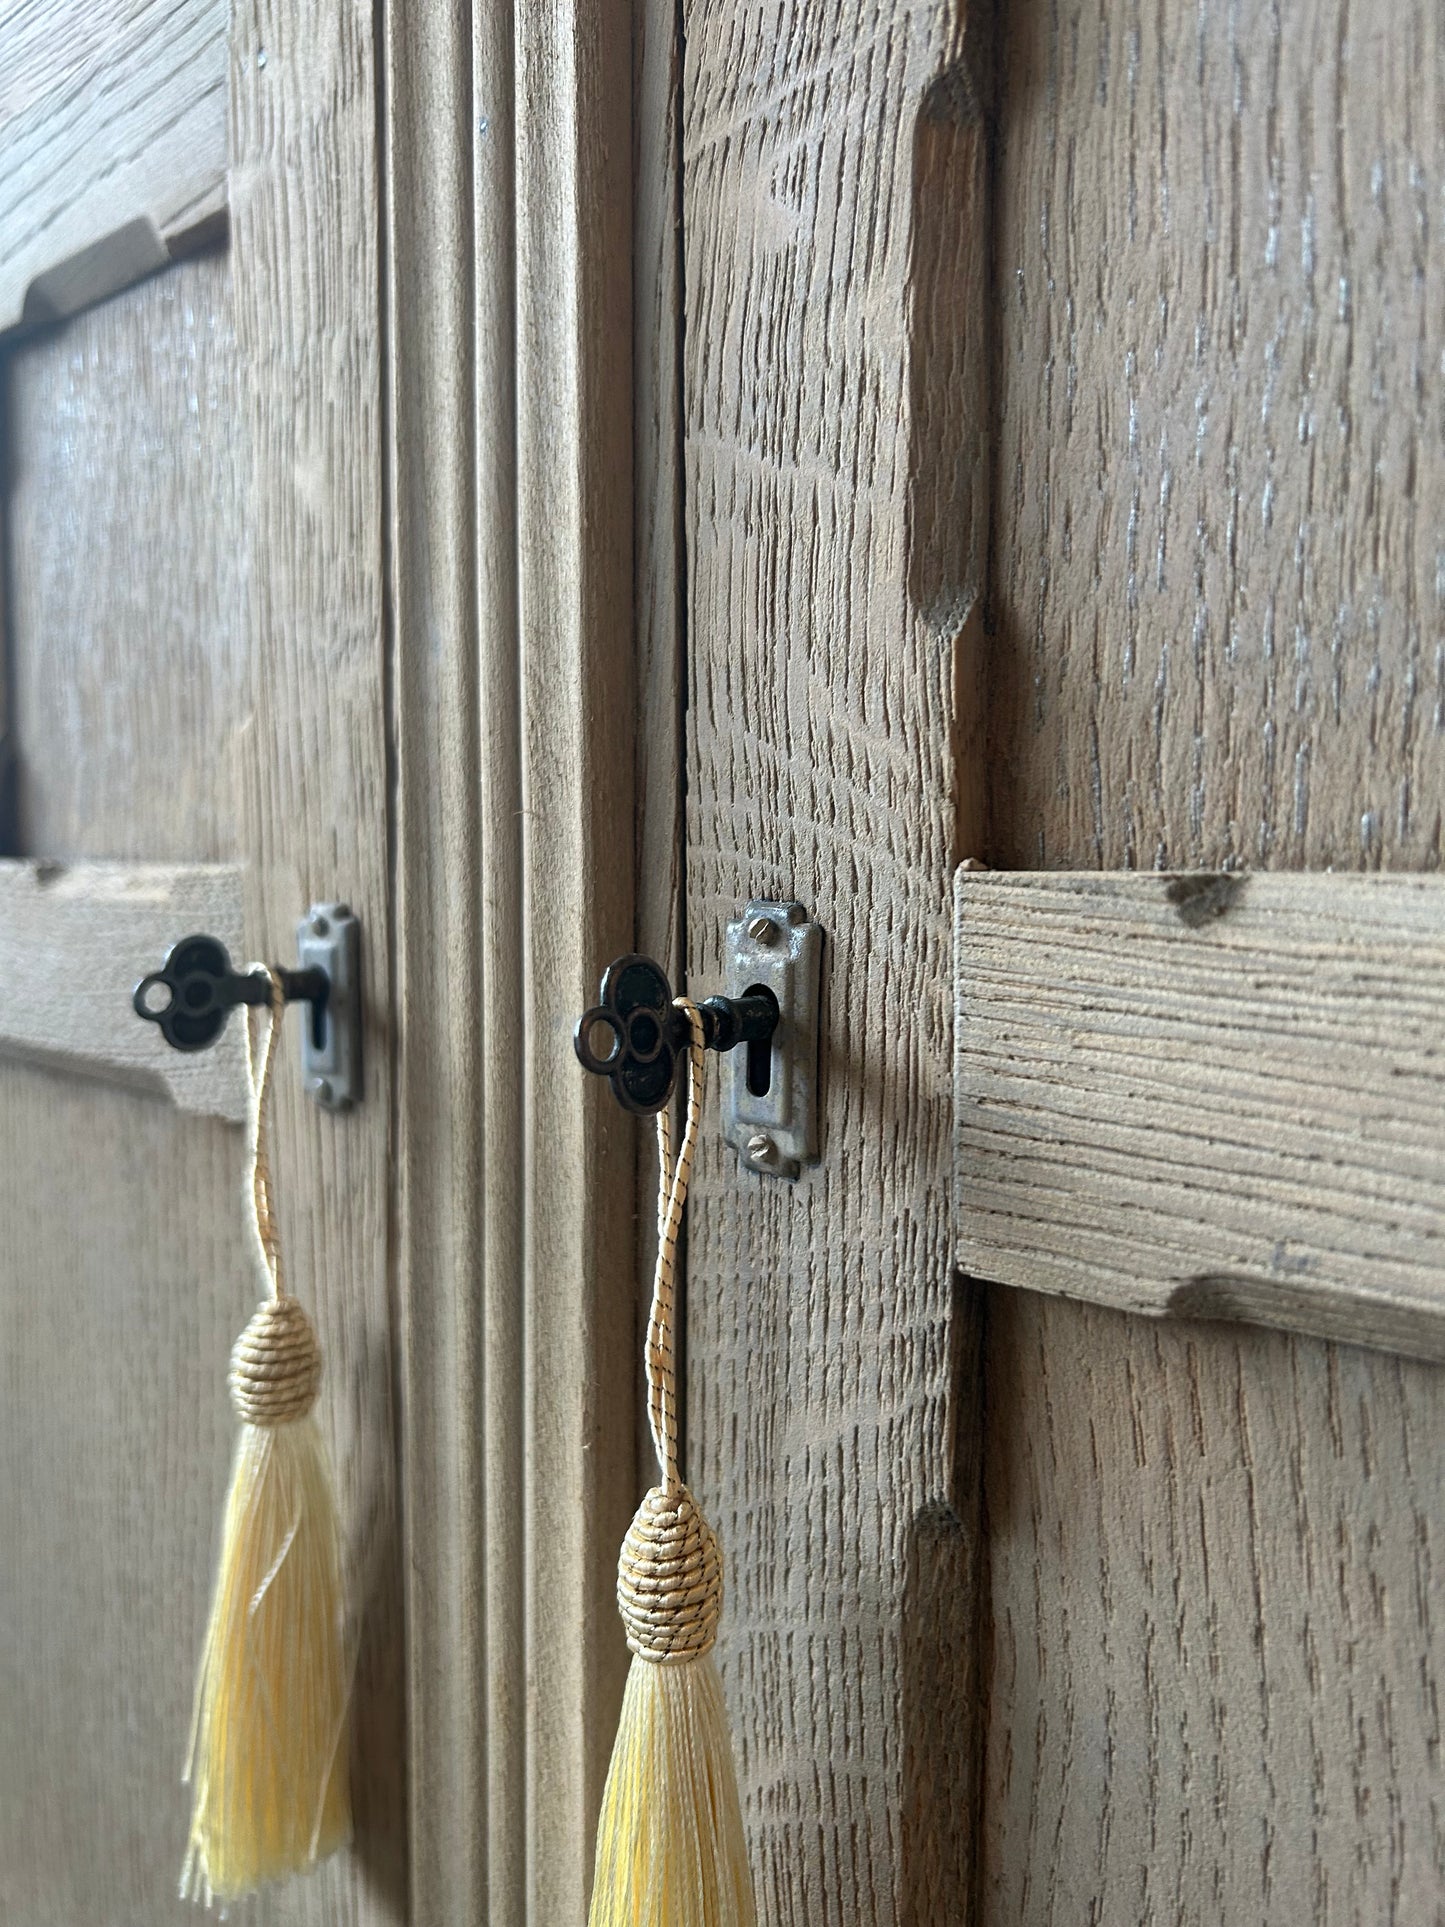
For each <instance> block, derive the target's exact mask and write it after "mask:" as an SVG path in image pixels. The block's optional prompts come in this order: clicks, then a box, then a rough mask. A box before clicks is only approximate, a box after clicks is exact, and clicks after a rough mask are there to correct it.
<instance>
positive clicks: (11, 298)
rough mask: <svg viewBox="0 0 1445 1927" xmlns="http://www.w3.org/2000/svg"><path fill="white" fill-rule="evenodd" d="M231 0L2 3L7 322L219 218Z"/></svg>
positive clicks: (123, 279) (162, 256) (0, 162)
mask: <svg viewBox="0 0 1445 1927" xmlns="http://www.w3.org/2000/svg"><path fill="white" fill-rule="evenodd" d="M226 18H227V5H226V0H90V3H89V4H86V5H79V4H77V0H6V3H5V4H4V5H3V6H0V334H3V333H4V331H5V330H6V329H8V328H13V327H14V326H15V325H16V324H17V323H19V322H20V321H22V320H24V321H26V322H29V323H36V322H45V321H53V320H56V319H58V318H59V317H60V316H62V315H67V314H74V313H75V312H77V311H78V310H79V309H81V308H83V307H86V306H87V305H89V304H90V303H91V302H94V301H99V300H101V299H103V297H104V296H106V295H108V294H112V293H114V292H115V290H116V289H118V288H121V287H124V286H125V285H126V284H127V282H130V281H135V280H138V279H139V278H140V277H141V276H142V275H146V274H150V273H151V272H152V271H153V270H154V269H156V268H158V267H161V266H163V265H164V264H165V263H166V262H167V261H168V260H169V259H170V258H171V256H172V254H173V252H175V251H176V250H177V249H181V248H184V247H185V246H187V245H189V244H190V242H191V241H192V240H193V238H194V237H195V235H196V234H197V233H198V231H199V232H204V231H206V230H207V229H213V228H214V226H215V225H216V223H217V220H218V218H219V219H220V220H221V221H224V214H225V204H226Z"/></svg>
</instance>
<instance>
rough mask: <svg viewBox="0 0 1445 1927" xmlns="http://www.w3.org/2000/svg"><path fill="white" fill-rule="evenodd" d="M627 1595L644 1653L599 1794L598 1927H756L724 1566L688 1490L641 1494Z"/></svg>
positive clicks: (634, 1643) (626, 1570)
mask: <svg viewBox="0 0 1445 1927" xmlns="http://www.w3.org/2000/svg"><path fill="white" fill-rule="evenodd" d="M617 1592H618V1604H619V1606H620V1608H621V1611H622V1617H623V1621H624V1623H625V1624H626V1626H627V1638H628V1644H629V1645H630V1646H631V1647H632V1651H633V1655H634V1657H633V1661H632V1669H631V1671H630V1672H629V1674H628V1676H627V1691H626V1694H625V1695H624V1697H623V1701H622V1718H621V1720H620V1722H619V1723H618V1728H617V1739H616V1742H615V1743H614V1745H613V1749H612V1764H611V1766H610V1767H609V1768H608V1773H607V1786H606V1789H605V1791H604V1793H603V1795H602V1814H601V1818H600V1820H599V1823H598V1829H597V1863H596V1871H595V1875H594V1878H593V1884H592V1910H591V1913H590V1915H589V1916H588V1923H589V1927H754V1922H755V1921H756V1918H757V1916H756V1914H755V1912H754V1909H753V1889H752V1876H751V1874H750V1873H749V1871H748V1856H747V1842H746V1840H745V1839H744V1836H743V1816H742V1808H741V1806H740V1804H739V1801H738V1784H737V1773H736V1770H735V1768H734V1765H733V1751H732V1741H731V1738H730V1737H729V1734H728V1723H727V1709H726V1707H725V1706H724V1704H723V1696H722V1685H721V1682H720V1681H719V1679H718V1676H717V1668H716V1666H715V1665H714V1664H713V1658H712V1642H713V1640H714V1639H715V1638H716V1636H717V1622H718V1615H719V1612H720V1609H721V1602H722V1560H721V1557H720V1555H719V1553H718V1548H717V1540H716V1539H715V1538H714V1536H713V1533H712V1529H711V1527H710V1526H709V1525H708V1524H707V1521H706V1520H705V1519H704V1518H703V1516H702V1514H701V1513H700V1512H699V1511H698V1509H697V1505H696V1502H695V1501H694V1500H693V1498H692V1495H691V1494H690V1493H689V1492H688V1491H687V1488H686V1487H685V1486H684V1487H682V1488H680V1489H679V1491H678V1492H676V1493H675V1494H672V1495H671V1496H669V1495H668V1494H667V1493H666V1492H664V1491H663V1490H662V1489H661V1488H660V1487H658V1488H654V1490H653V1491H651V1492H649V1493H648V1495H647V1497H646V1499H644V1500H643V1503H642V1509H641V1510H640V1511H639V1513H638V1515H637V1517H636V1518H635V1519H634V1520H633V1522H632V1528H631V1530H630V1531H629V1533H628V1535H627V1540H626V1543H625V1544H624V1546H623V1551H622V1561H621V1566H620V1569H619V1573H618V1586H617Z"/></svg>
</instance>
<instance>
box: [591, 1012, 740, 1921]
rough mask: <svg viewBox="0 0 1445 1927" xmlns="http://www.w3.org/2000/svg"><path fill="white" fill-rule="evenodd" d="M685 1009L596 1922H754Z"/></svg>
mask: <svg viewBox="0 0 1445 1927" xmlns="http://www.w3.org/2000/svg"><path fill="white" fill-rule="evenodd" d="M677 1003H678V1007H679V1008H680V1009H681V1010H683V1011H685V1012H686V1015H687V1020H688V1027H689V1030H690V1032H691V1043H690V1048H689V1052H688V1073H689V1075H688V1100H687V1126H686V1129H685V1130H684V1132H683V1139H682V1146H681V1149H680V1150H679V1152H678V1157H677V1163H676V1166H674V1164H673V1161H672V1141H671V1127H670V1125H669V1122H668V1116H667V1112H666V1110H662V1111H659V1113H658V1118H657V1146H658V1163H659V1166H660V1168H661V1186H660V1195H659V1199H658V1224H657V1230H658V1240H657V1272H656V1275H655V1277H654V1280H653V1287H652V1315H651V1317H650V1319H649V1320H648V1330H647V1388H648V1421H649V1424H650V1426H651V1430H652V1441H653V1444H654V1446H655V1447H656V1449H657V1459H658V1464H659V1465H660V1466H661V1468H662V1475H663V1482H662V1484H661V1485H658V1486H654V1487H653V1489H652V1491H651V1492H649V1493H648V1495H647V1497H646V1498H645V1499H644V1500H643V1502H642V1504H641V1506H640V1507H639V1508H638V1512H637V1516H636V1518H635V1519H634V1520H633V1521H632V1524H631V1526H630V1527H629V1528H628V1532H627V1537H626V1539H625V1540H624V1541H623V1545H622V1556H621V1558H620V1560H619V1561H618V1567H617V1606H618V1610H619V1611H620V1612H621V1614H622V1623H623V1625H624V1627H625V1628H626V1630H627V1643H628V1645H629V1646H630V1647H631V1649H632V1654H633V1659H632V1669H631V1671H630V1672H629V1673H628V1676H627V1691H626V1693H625V1695H624V1696H623V1701H622V1717H621V1720H620V1721H619V1723H618V1727H617V1738H616V1740H615V1742H614V1743H613V1748H612V1764H611V1765H610V1766H609V1768H608V1770H607V1785H606V1787H605V1788H604V1790H603V1794H602V1812H601V1815H600V1817H599V1820H598V1826H597V1859H596V1864H595V1868H594V1872H593V1880H592V1907H591V1911H590V1913H589V1915H588V1927H755V1923H756V1920H757V1914H756V1912H755V1909H754V1905H753V1885H752V1875H751V1873H750V1872H749V1869H748V1855H747V1841H746V1839H745V1837H744V1834H743V1816H742V1806H741V1803H740V1801H739V1799H738V1782H737V1770H736V1768H735V1766H734V1764H733V1750H732V1741H731V1739H730V1738H729V1735H728V1724H727V1709H726V1708H725V1706H724V1704H723V1696H722V1686H721V1683H720V1682H719V1680H718V1676H717V1668H716V1667H715V1666H714V1664H713V1658H712V1649H713V1646H714V1644H715V1643H716V1641H717V1632H718V1621H719V1619H720V1618H721V1616H722V1591H723V1570H722V1552H721V1550H720V1548H719V1546H718V1542H717V1535H716V1534H715V1533H714V1532H713V1529H712V1527H711V1526H710V1525H709V1524H708V1522H707V1520H706V1519H705V1518H704V1517H703V1515H702V1512H701V1511H700V1509H699V1507H698V1504H697V1501H696V1500H695V1499H694V1498H693V1496H692V1494H691V1493H690V1492H689V1491H688V1489H687V1487H686V1486H685V1485H684V1484H683V1483H682V1479H681V1477H680V1475H679V1472H678V1444H677V1385H676V1376H675V1366H674V1350H673V1340H672V1331H673V1320H674V1314H675V1302H676V1294H675V1275H676V1268H677V1234H678V1227H679V1225H680V1224H681V1222H682V1208H683V1203H684V1201H685V1199H686V1197H687V1186H688V1179H689V1176H690V1175H691V1171H692V1158H693V1150H694V1147H695V1146H696V1143H697V1131H698V1120H699V1118H700V1116H701V1113H702V1080H703V1033H702V1018H701V1015H700V1013H699V1011H698V1008H697V1006H696V1004H694V1003H692V1002H690V1001H689V1000H688V999H687V998H685V997H679V998H678V999H677Z"/></svg>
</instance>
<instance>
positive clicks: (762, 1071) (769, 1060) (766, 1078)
mask: <svg viewBox="0 0 1445 1927" xmlns="http://www.w3.org/2000/svg"><path fill="white" fill-rule="evenodd" d="M768 994H769V992H768V989H767V986H766V985H765V984H749V985H748V987H747V989H746V990H745V991H744V992H743V995H744V996H745V997H766V996H767V995H768ZM776 1035H777V1032H776V1031H775V1032H774V1033H773V1036H776ZM747 1076H748V1090H749V1092H750V1093H751V1094H752V1096H754V1097H766V1096H767V1094H768V1092H769V1091H770V1090H771V1089H772V1085H773V1039H772V1037H750V1038H749V1039H748V1072H747Z"/></svg>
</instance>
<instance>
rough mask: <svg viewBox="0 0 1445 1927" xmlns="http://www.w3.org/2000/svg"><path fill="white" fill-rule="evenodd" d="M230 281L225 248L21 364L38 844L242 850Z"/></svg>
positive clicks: (153, 853)
mask: <svg viewBox="0 0 1445 1927" xmlns="http://www.w3.org/2000/svg"><path fill="white" fill-rule="evenodd" d="M231 293H232V278H231V265H230V262H229V260H228V258H227V256H226V255H225V253H223V252H215V253H210V254H207V255H203V256H200V257H197V258H196V259H193V260H190V261H185V262H182V263H179V264H178V265H177V266H175V267H173V268H170V269H168V270H167V271H166V273H164V274H161V275H157V276H156V277H155V278H154V279H152V280H150V281H147V282H145V283H144V284H143V285H142V286H140V287H137V288H132V289H128V290H127V291H126V292H125V293H124V294H122V295H119V296H118V297H117V298H116V299H115V300H113V301H108V302H106V303H105V304H104V305H103V306H101V307H99V308H94V309H91V310H90V311H89V312H87V313H86V314H83V315H78V316H76V317H75V318H74V319H73V320H72V321H69V322H66V323H64V324H63V325H61V326H60V327H57V328H54V329H49V330H46V331H45V332H44V333H43V334H40V335H36V336H34V337H32V338H31V339H29V340H27V341H26V342H24V343H23V344H21V345H19V346H17V347H16V348H14V349H13V350H12V351H11V352H10V354H9V355H8V356H7V357H6V361H7V363H8V368H7V375H8V381H7V395H6V421H7V435H8V441H7V449H6V465H7V472H8V502H7V516H6V523H7V528H6V535H7V546H8V550H9V561H8V576H9V584H10V594H9V598H8V610H7V618H8V619H7V624H6V628H7V647H8V650H9V658H10V670H9V673H10V682H11V689H12V708H13V716H12V728H13V731H14V738H15V741H14V750H15V771H14V798H13V802H14V825H13V829H12V835H13V838H14V840H15V844H16V847H17V848H18V849H19V850H20V851H21V852H23V853H25V854H27V855H34V856H39V857H45V858H59V859H62V860H68V859H70V858H72V857H78V856H84V857H89V858H95V857H142V856H143V857H147V858H149V859H151V860H152V861H155V860H161V859H169V860H173V861H175V862H178V863H188V862H197V861H211V862H218V861H226V860H231V859H235V858H237V857H239V856H241V855H242V854H243V853H244V841H243V836H242V826H241V822H240V805H241V791H240V782H239V771H240V768H241V765H242V762H243V759H244V758H245V757H246V756H247V755H249V754H250V749H249V736H248V730H249V715H250V678H251V674H252V669H253V661H252V657H251V655H250V651H249V639H248V637H247V636H246V634H245V630H244V624H243V619H242V607H243V590H244V584H245V581H246V577H247V573H248V570H249V568H250V567H251V564H252V557H251V551H250V546H249V542H250V530H249V527H248V525H247V523H246V520H245V518H244V516H243V514H242V503H241V500H240V456H239V449H238V443H237V395H238V371H237V363H236V339H235V326H234V321H233V318H232V311H231ZM202 742H204V743H205V744H206V745H207V746H208V754H207V756H206V758H205V760H204V761H203V762H202V761H200V760H198V759H197V758H196V757H195V756H194V755H193V753H192V746H193V745H195V744H197V743H202ZM122 803H123V807H122ZM302 907H303V908H304V906H302ZM295 914H296V912H295V910H294V909H293V911H292V916H293V918H294V916H295ZM181 934H184V933H181Z"/></svg>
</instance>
